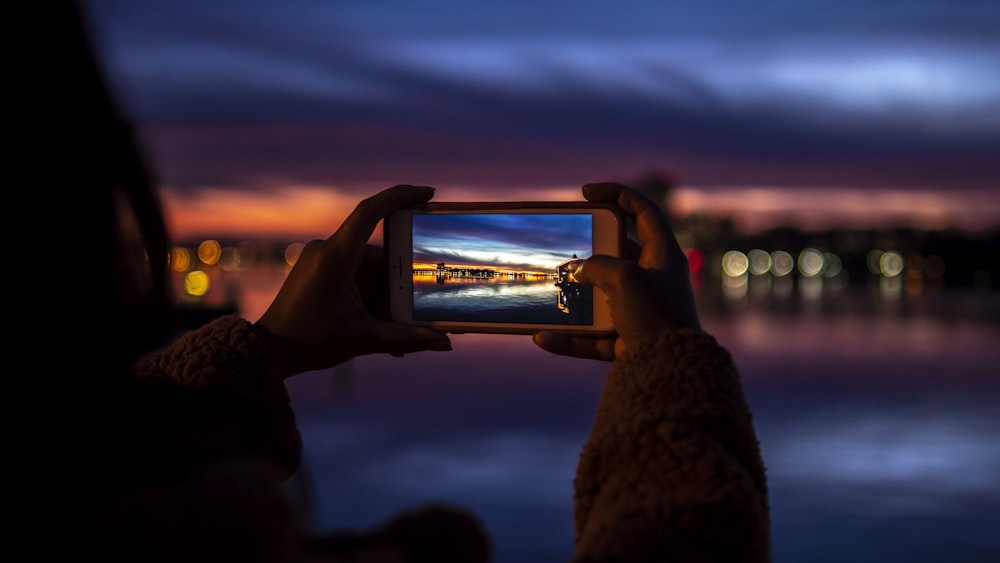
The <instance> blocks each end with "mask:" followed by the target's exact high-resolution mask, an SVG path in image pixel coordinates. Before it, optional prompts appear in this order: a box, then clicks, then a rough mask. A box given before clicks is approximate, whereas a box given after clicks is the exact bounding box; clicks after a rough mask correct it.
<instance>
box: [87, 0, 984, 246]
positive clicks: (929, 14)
mask: <svg viewBox="0 0 1000 563" xmlns="http://www.w3.org/2000/svg"><path fill="white" fill-rule="evenodd" d="M84 5H85V6H87V7H88V8H89V10H90V13H91V17H92V20H93V22H94V27H95V30H96V31H97V37H98V40H99V45H100V50H101V52H102V54H103V56H104V58H105V61H106V63H107V66H108V70H109V74H110V75H111V77H112V79H113V82H114V85H115V87H116V89H117V91H118V93H119V95H120V97H121V99H122V102H123V104H124V106H125V108H126V110H127V111H128V112H129V113H130V115H132V116H133V118H134V119H135V121H136V123H137V125H138V127H139V131H140V133H141V135H142V138H143V140H144V141H145V142H146V145H147V148H148V150H149V153H150V156H151V160H152V162H153V164H154V166H155V167H156V170H157V173H158V177H159V180H160V182H161V186H162V188H163V194H164V201H165V204H166V207H167V210H168V213H169V219H170V224H171V228H172V230H173V234H174V236H175V237H179V238H184V237H194V236H202V235H213V236H220V235H224V234H232V235H248V236H251V235H252V236H268V235H274V236H279V235H280V236H300V237H313V236H326V235H328V234H329V233H330V232H332V231H333V230H334V229H335V228H336V226H337V225H338V224H339V222H340V221H341V220H342V219H343V217H344V216H346V214H347V213H348V212H349V211H350V209H351V208H353V206H354V204H355V203H356V202H357V201H358V200H360V199H362V198H363V197H365V196H367V195H370V194H371V193H374V192H375V191H377V190H380V189H382V188H385V187H388V186H391V185H394V184H399V183H411V184H425V185H432V186H435V187H437V188H438V195H437V196H436V199H438V200H449V201H459V200H470V199H472V200H515V199H517V200H520V199H534V200H551V199H572V200H575V199H579V197H580V196H579V187H580V185H582V184H584V183H587V182H591V181H602V180H616V181H623V182H626V183H628V182H633V181H638V179H640V178H642V177H645V176H646V175H648V174H650V173H659V174H668V175H670V176H671V177H672V178H674V179H675V181H676V183H677V186H678V189H677V190H676V193H675V199H674V200H673V201H672V202H671V205H672V206H673V207H674V208H675V209H676V210H677V211H678V212H679V213H687V212H709V213H716V214H720V215H726V216H729V217H731V218H733V219H734V220H736V221H737V224H738V225H739V226H741V227H744V228H747V229H755V228H763V227H767V226H770V225H772V224H774V223H775V222H779V221H780V222H784V221H793V222H796V223H797V224H799V225H800V226H804V227H807V228H819V227H824V226H828V225H831V224H842V223H848V224H854V225H871V224H885V223H886V222H898V223H906V224H914V225H918V226H928V227H945V226H959V227H967V228H974V229H978V228H983V227H986V226H991V225H996V224H998V223H1000V185H998V184H1000V158H998V157H997V155H998V154H1000V34H998V33H997V32H996V30H997V29H1000V3H997V2H994V1H990V0H982V1H977V0H962V1H961V2H956V1H953V0H868V1H862V0H840V1H836V2H833V1H821V0H777V1H770V2H753V3H751V2H740V1H737V0H703V1H699V2H689V3H682V2H663V1H655V0H617V1H615V2H611V1H603V0H602V1H593V2H578V1H568V0H560V1H546V0H535V1H532V2H522V1H513V0H512V1H508V2H501V3H488V4H487V3H469V2H465V1H458V0H428V1H426V2H420V3H414V2H403V1H398V0H368V1H347V0H343V1H336V2H326V1H318V0H308V1H306V0H303V1H299V2H292V3H278V2H267V1H263V0H249V1H240V2H236V1H230V2H226V1H218V0H216V1H212V0H202V1H194V0H175V1H172V2H164V1H155V0H129V1H125V0H86V1H85V2H84Z"/></svg>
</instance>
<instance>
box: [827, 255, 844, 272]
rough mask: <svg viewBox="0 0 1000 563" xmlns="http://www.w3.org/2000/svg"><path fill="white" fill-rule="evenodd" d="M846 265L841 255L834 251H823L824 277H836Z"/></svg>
mask: <svg viewBox="0 0 1000 563" xmlns="http://www.w3.org/2000/svg"><path fill="white" fill-rule="evenodd" d="M843 269H844V265H843V263H842V262H841V260H840V256H837V255H836V254H834V253H832V252H824V253H823V277H824V278H835V277H837V276H839V275H840V272H841V271H843Z"/></svg>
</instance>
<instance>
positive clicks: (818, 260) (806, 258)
mask: <svg viewBox="0 0 1000 563" xmlns="http://www.w3.org/2000/svg"><path fill="white" fill-rule="evenodd" d="M822 272H823V253H821V252H820V251H818V250H816V249H815V248H806V249H805V250H803V251H802V252H800V253H799V273H801V274H802V275H803V276H805V277H807V278H813V277H816V276H818V275H820V274H821V273H822Z"/></svg>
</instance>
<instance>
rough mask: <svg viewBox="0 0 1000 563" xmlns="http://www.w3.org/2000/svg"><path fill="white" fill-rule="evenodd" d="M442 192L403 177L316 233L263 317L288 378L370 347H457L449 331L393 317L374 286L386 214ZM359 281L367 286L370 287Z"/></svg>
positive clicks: (381, 350) (376, 350) (403, 350)
mask: <svg viewBox="0 0 1000 563" xmlns="http://www.w3.org/2000/svg"><path fill="white" fill-rule="evenodd" d="M433 195H434V189H433V188H429V187H425V186H407V185H399V186H394V187H392V188H389V189H386V190H383V191H381V192H379V193H377V194H375V195H374V196H371V197H369V198H368V199H365V200H364V201H362V202H361V203H360V204H358V206H357V207H356V208H355V209H354V211H353V212H352V213H351V214H350V216H348V217H347V219H345V220H344V223H343V224H342V225H341V226H340V228H339V229H337V231H336V232H335V233H333V235H331V236H330V237H329V238H327V239H326V240H313V241H310V242H309V243H308V244H307V245H306V246H305V248H304V249H303V251H302V254H301V255H300V256H299V259H298V261H297V262H296V263H295V266H294V267H293V268H292V270H291V272H289V274H288V278H287V279H286V280H285V282H284V283H283V284H282V286H281V289H279V290H278V294H277V296H276V297H275V299H274V301H273V302H272V303H271V305H270V306H269V307H268V309H267V311H265V313H264V315H263V316H262V317H261V318H260V320H259V321H257V324H258V325H259V326H261V327H262V328H264V329H265V330H266V331H267V333H269V336H268V339H269V342H268V345H269V348H270V350H271V351H272V353H273V358H274V361H275V363H276V364H277V367H278V372H279V374H280V375H281V376H282V377H283V378H287V377H290V376H292V375H295V374H297V373H301V372H304V371H310V370H319V369H326V368H330V367H333V366H335V365H337V364H340V363H343V362H346V361H348V360H350V359H352V358H354V357H357V356H362V355H365V354H374V353H389V354H393V355H396V356H401V355H403V354H404V353H410V352H419V351H423V350H440V351H443V350H451V341H450V340H449V339H448V336H447V335H446V334H444V333H441V332H438V331H435V330H432V329H429V328H425V327H418V326H411V325H404V324H400V323H396V322H392V321H390V320H387V317H386V316H385V314H384V313H385V311H386V309H387V307H386V302H385V301H386V296H385V295H384V294H376V292H372V291H367V290H369V289H370V288H371V287H372V286H381V285H382V283H381V281H380V280H379V279H378V277H377V276H379V275H385V274H384V272H380V271H379V268H377V267H375V265H376V264H377V263H378V262H379V258H380V255H381V253H380V252H379V249H378V248H377V247H373V246H371V245H369V244H368V239H369V237H371V234H372V232H373V231H374V230H375V227H376V226H377V225H378V223H379V221H381V220H382V219H384V218H385V217H387V216H388V215H390V214H391V213H392V212H394V211H396V210H397V209H400V208H403V207H407V206H410V205H415V204H418V203H424V202H426V201H428V200H429V199H431V197H433ZM359 283H360V284H361V286H362V287H364V288H365V290H366V291H364V292H363V291H362V289H361V288H360V287H359Z"/></svg>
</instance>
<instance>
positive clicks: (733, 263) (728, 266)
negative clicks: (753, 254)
mask: <svg viewBox="0 0 1000 563" xmlns="http://www.w3.org/2000/svg"><path fill="white" fill-rule="evenodd" d="M749 264H750V261H749V260H748V259H747V255H746V254H743V253H742V252H740V251H739V250H730V251H729V252H726V253H725V254H724V255H723V256H722V273H724V274H726V275H727V276H729V277H731V278H735V277H739V276H742V275H743V274H745V273H747V268H748V267H749Z"/></svg>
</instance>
